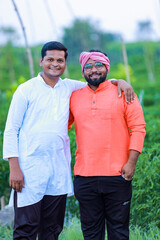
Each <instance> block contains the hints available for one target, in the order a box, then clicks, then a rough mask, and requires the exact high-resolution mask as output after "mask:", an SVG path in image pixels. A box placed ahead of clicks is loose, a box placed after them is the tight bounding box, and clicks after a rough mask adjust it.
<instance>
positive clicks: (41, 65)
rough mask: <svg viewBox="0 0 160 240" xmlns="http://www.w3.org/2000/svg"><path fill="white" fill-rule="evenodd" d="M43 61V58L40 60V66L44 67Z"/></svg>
mask: <svg viewBox="0 0 160 240" xmlns="http://www.w3.org/2000/svg"><path fill="white" fill-rule="evenodd" d="M42 61H43V59H42V58H40V64H39V65H40V66H41V67H42Z"/></svg>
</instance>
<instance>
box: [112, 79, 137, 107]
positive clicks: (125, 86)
mask: <svg viewBox="0 0 160 240" xmlns="http://www.w3.org/2000/svg"><path fill="white" fill-rule="evenodd" d="M111 83H113V84H114V85H116V86H117V90H118V96H119V97H121V93H122V92H124V96H125V99H126V102H127V103H131V102H133V100H134V90H133V88H132V86H131V85H130V84H129V83H127V82H126V81H125V80H123V79H118V80H117V79H111Z"/></svg>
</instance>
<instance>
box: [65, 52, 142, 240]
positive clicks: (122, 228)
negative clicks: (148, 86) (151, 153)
mask: <svg viewBox="0 0 160 240" xmlns="http://www.w3.org/2000/svg"><path fill="white" fill-rule="evenodd" d="M80 63H81V66H82V73H83V76H84V77H85V79H86V81H87V82H88V85H87V86H86V87H85V88H83V89H80V90H78V91H76V92H74V93H73V94H72V97H71V101H70V120H69V127H71V124H72V123H73V121H74V123H75V132H76V142H77V150H76V161H75V166H74V175H75V179H74V190H75V196H76V198H77V200H78V201H79V206H80V216H81V227H82V231H83V236H84V239H85V240H93V239H94V240H103V239H104V236H105V220H106V221H107V233H108V240H122V239H123V240H126V239H129V213H130V202H131V196H132V185H131V182H132V178H133V175H134V172H135V167H136V162H137V159H138V155H139V153H141V151H142V147H143V142H144V137H145V121H144V117H143V111H142V108H141V105H140V103H139V101H138V98H137V96H135V99H134V101H133V102H132V103H131V104H127V103H126V101H125V99H124V96H123V95H122V97H121V98H119V97H118V96H117V88H116V87H115V86H114V85H113V84H111V82H110V80H107V79H106V76H107V73H108V72H109V67H110V65H109V59H108V57H107V55H106V54H104V53H102V52H100V51H95V50H91V51H90V52H83V53H82V54H81V55H80Z"/></svg>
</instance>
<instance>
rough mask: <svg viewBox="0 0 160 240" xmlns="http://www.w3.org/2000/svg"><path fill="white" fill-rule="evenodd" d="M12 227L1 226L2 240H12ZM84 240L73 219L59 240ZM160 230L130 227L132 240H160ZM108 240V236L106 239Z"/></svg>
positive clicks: (77, 223)
mask: <svg viewBox="0 0 160 240" xmlns="http://www.w3.org/2000/svg"><path fill="white" fill-rule="evenodd" d="M12 232H13V229H12V227H10V226H9V227H7V226H0V239H1V240H3V239H4V240H12V239H13V237H12ZM75 239H76V240H83V239H84V238H83V234H82V231H81V226H80V221H79V220H78V219H77V218H75V217H74V218H72V221H71V222H70V225H66V226H65V227H64V229H63V231H62V233H61V234H60V236H59V240H75ZM159 239H160V229H159V228H157V227H156V226H154V225H150V226H149V227H148V230H146V229H143V228H140V227H137V226H136V227H133V226H131V227H130V240H159ZM105 240H107V236H106V237H105Z"/></svg>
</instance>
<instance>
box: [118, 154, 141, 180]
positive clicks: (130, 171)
mask: <svg viewBox="0 0 160 240" xmlns="http://www.w3.org/2000/svg"><path fill="white" fill-rule="evenodd" d="M138 156H139V152H138V151H135V150H130V154H129V158H128V162H127V163H126V164H125V165H124V166H123V167H122V170H121V174H122V176H123V177H124V178H125V180H127V181H131V180H132V178H133V175H134V172H135V168H136V163H137V159H138Z"/></svg>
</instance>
